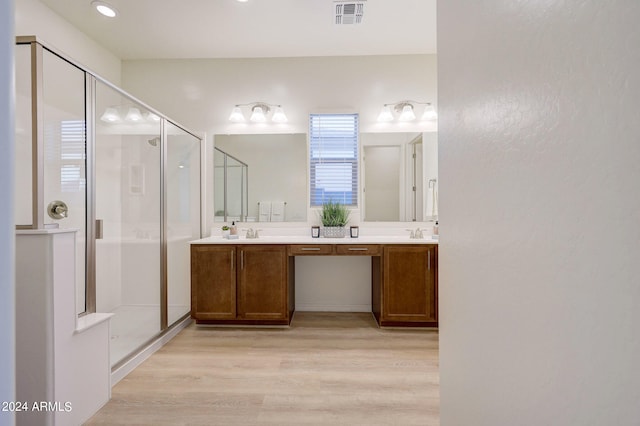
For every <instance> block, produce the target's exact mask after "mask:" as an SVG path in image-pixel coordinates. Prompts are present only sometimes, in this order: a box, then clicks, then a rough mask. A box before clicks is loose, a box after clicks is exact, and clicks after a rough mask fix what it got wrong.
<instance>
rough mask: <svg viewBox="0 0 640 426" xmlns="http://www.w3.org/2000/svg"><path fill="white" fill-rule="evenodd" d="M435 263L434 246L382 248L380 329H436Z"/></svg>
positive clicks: (436, 284) (436, 250)
mask: <svg viewBox="0 0 640 426" xmlns="http://www.w3.org/2000/svg"><path fill="white" fill-rule="evenodd" d="M437 259H438V246H437V245H429V244H427V245H425V244H421V245H405V244H403V245H400V244H398V245H385V247H384V253H383V265H384V266H383V278H382V314H381V318H380V325H383V326H384V325H387V326H393V325H398V326H401V325H409V326H411V325H414V326H415V325H418V326H428V327H436V326H437V325H438V280H437V279H438V273H437V268H438V266H437V265H438V261H437Z"/></svg>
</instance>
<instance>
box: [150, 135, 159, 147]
mask: <svg viewBox="0 0 640 426" xmlns="http://www.w3.org/2000/svg"><path fill="white" fill-rule="evenodd" d="M158 142H160V137H159V136H156V137H155V138H153V139H149V140H148V141H147V143H148V144H149V145H151V146H158Z"/></svg>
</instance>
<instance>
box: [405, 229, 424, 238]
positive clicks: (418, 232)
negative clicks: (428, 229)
mask: <svg viewBox="0 0 640 426" xmlns="http://www.w3.org/2000/svg"><path fill="white" fill-rule="evenodd" d="M407 231H409V238H411V239H419V238H424V235H423V234H422V229H420V228H416V229H415V231H414V230H413V229H407Z"/></svg>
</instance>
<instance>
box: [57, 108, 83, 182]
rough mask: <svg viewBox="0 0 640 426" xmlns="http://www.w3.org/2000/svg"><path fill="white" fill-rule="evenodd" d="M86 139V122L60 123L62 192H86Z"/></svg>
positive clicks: (68, 121)
mask: <svg viewBox="0 0 640 426" xmlns="http://www.w3.org/2000/svg"><path fill="white" fill-rule="evenodd" d="M85 159H86V138H85V123H84V120H67V121H62V122H61V123H60V161H61V166H60V187H61V191H62V192H84V190H85V188H86V184H87V179H86V176H85Z"/></svg>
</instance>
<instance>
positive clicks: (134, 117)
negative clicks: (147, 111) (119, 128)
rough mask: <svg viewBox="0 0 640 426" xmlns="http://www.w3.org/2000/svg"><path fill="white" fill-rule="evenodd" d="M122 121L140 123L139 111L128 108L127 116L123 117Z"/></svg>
mask: <svg viewBox="0 0 640 426" xmlns="http://www.w3.org/2000/svg"><path fill="white" fill-rule="evenodd" d="M124 119H125V120H126V121H131V122H134V123H137V122H139V121H142V114H140V110H139V109H138V108H136V107H131V108H129V111H127V115H126V116H125V117H124Z"/></svg>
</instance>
